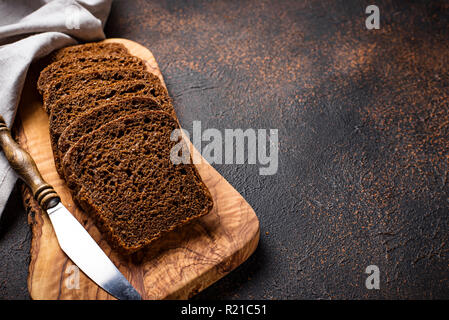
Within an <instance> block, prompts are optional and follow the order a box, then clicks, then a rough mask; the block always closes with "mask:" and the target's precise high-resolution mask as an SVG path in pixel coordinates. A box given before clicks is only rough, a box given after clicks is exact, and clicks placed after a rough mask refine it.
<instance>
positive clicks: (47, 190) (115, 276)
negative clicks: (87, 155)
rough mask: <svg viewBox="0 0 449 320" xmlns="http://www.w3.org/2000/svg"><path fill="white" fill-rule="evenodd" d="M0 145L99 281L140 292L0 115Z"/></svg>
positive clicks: (60, 235)
mask: <svg viewBox="0 0 449 320" xmlns="http://www.w3.org/2000/svg"><path fill="white" fill-rule="evenodd" d="M0 146H1V147H2V149H3V152H4V154H5V156H6V158H7V159H8V161H9V163H10V165H11V167H12V168H13V169H14V170H15V172H16V173H17V174H18V175H19V177H20V178H21V179H22V180H23V181H24V182H25V183H26V184H27V185H28V186H29V187H30V188H31V191H32V193H33V196H34V198H35V199H36V200H37V202H38V203H39V205H40V207H41V208H42V209H43V210H44V211H46V212H47V214H48V216H49V218H50V221H51V224H52V225H53V229H54V230H55V233H56V237H57V239H58V242H59V246H60V247H61V249H62V251H64V252H65V253H66V254H67V256H68V257H69V258H70V259H71V260H72V261H73V262H74V263H75V264H76V265H77V266H78V267H79V268H80V269H81V270H82V271H83V272H84V273H85V274H86V275H87V276H88V277H89V278H90V279H92V281H94V282H95V283H96V284H98V285H99V286H100V287H102V288H103V289H104V290H106V291H107V292H109V293H110V294H111V295H113V296H114V297H116V298H117V299H120V300H141V296H140V295H139V293H138V292H137V291H136V289H134V287H133V286H132V285H131V284H130V283H129V282H128V280H126V278H125V277H124V276H123V274H121V273H120V271H119V270H118V269H117V268H116V266H115V265H114V264H113V263H112V261H111V260H110V259H109V258H108V256H107V255H106V254H105V253H104V252H103V250H101V248H100V247H99V246H98V244H97V243H96V242H95V240H94V239H92V238H91V236H90V235H89V233H88V232H87V231H86V229H84V228H83V226H82V225H81V224H80V223H79V222H78V220H76V219H75V217H74V216H73V215H72V214H71V213H70V212H69V210H67V209H66V208H65V207H64V206H63V204H62V203H61V199H60V198H59V196H58V194H57V193H56V191H55V190H54V189H53V187H52V186H51V185H49V184H47V183H46V182H45V181H44V179H43V178H42V176H41V174H40V173H39V170H38V169H37V166H36V163H35V162H34V160H33V158H31V156H30V154H29V153H28V152H26V151H25V150H24V149H22V147H20V146H19V145H18V144H17V143H16V142H15V141H14V139H13V138H12V137H11V133H10V131H9V129H8V127H7V125H6V123H5V120H4V119H3V117H2V116H0Z"/></svg>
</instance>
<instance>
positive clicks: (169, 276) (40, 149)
mask: <svg viewBox="0 0 449 320" xmlns="http://www.w3.org/2000/svg"><path fill="white" fill-rule="evenodd" d="M106 41H107V42H120V43H123V44H124V45H125V46H126V47H127V48H128V49H129V51H130V52H131V53H132V54H134V55H136V56H138V57H140V58H142V59H143V60H145V61H146V63H147V66H148V69H149V70H150V71H151V72H153V73H155V74H156V75H158V76H159V77H160V79H161V80H162V81H163V79H162V75H161V73H160V70H159V68H158V65H157V63H156V60H155V59H154V56H153V55H152V53H151V52H150V51H149V50H148V49H146V48H145V47H143V46H141V45H139V44H137V43H135V42H133V41H129V40H125V39H108V40H106ZM36 77H37V74H36V72H34V73H33V72H32V70H31V72H30V75H29V76H28V78H27V81H26V83H25V88H24V90H23V94H22V98H21V102H20V106H19V110H18V117H16V119H17V120H16V123H15V128H14V129H15V130H14V132H15V134H16V139H17V141H18V142H19V143H20V144H21V145H22V146H23V147H24V148H25V149H26V150H28V151H29V153H30V154H31V156H32V157H33V158H34V160H35V161H36V163H37V166H38V168H39V170H40V172H41V173H42V176H43V177H44V179H45V180H46V181H47V182H48V183H50V184H51V185H53V187H54V188H55V189H56V191H57V192H58V194H59V195H60V196H61V199H62V202H63V204H64V205H65V206H66V207H67V208H68V209H69V210H70V212H71V213H72V214H73V215H74V216H75V217H76V218H77V219H78V221H79V222H80V223H82V224H83V226H84V227H85V228H86V229H87V230H88V232H89V233H90V234H91V236H92V237H93V238H94V239H95V240H96V241H97V243H98V244H99V245H100V247H101V248H102V249H103V250H104V251H105V252H106V254H107V255H108V256H109V257H110V258H111V260H112V261H113V262H114V263H115V265H116V266H117V267H118V268H119V269H120V271H121V272H122V273H123V274H124V275H125V277H126V278H127V279H128V280H129V281H130V282H131V284H132V285H133V286H134V287H135V288H136V289H137V290H138V291H139V293H140V294H141V295H142V297H143V298H144V299H186V298H189V297H191V296H193V295H194V294H196V293H198V292H199V291H201V290H203V289H204V288H206V287H207V286H209V285H210V284H212V283H213V282H215V281H217V280H218V279H220V278H222V277H223V276H224V275H226V274H227V273H229V272H230V271H232V270H233V269H234V268H236V267H237V266H239V265H240V264H241V263H242V262H244V261H245V260H246V259H247V258H248V257H249V256H250V255H251V254H252V253H253V252H254V250H255V248H256V247H257V244H258V241H259V221H258V219H257V217H256V215H255V213H254V211H253V209H252V208H251V206H250V205H249V204H248V203H247V202H246V201H245V199H244V198H243V197H242V196H241V195H240V194H239V193H238V192H237V191H236V190H235V189H234V188H233V187H232V186H231V185H230V184H229V183H228V182H227V181H226V180H225V179H224V178H223V177H222V176H221V175H220V174H219V173H218V172H217V171H216V170H215V169H214V168H212V166H210V165H209V164H208V163H206V162H205V161H204V162H203V163H201V164H199V165H197V167H198V170H199V172H200V175H201V177H202V178H203V180H204V182H205V184H206V185H207V187H208V188H209V190H210V192H211V193H212V196H213V198H214V209H213V210H212V212H211V213H209V214H208V215H207V216H205V217H203V218H201V219H200V220H198V221H197V222H195V223H193V224H191V225H189V226H187V227H184V228H182V229H180V230H179V231H177V232H172V233H170V234H168V235H167V236H165V237H164V238H163V239H161V240H160V241H158V242H157V243H155V244H154V245H152V246H151V247H150V248H149V249H148V250H146V251H145V252H143V253H141V254H140V256H138V257H133V258H129V257H128V258H126V257H122V256H119V255H118V254H117V253H116V252H114V251H112V250H111V248H110V247H109V246H108V244H107V243H106V242H105V240H103V238H102V236H101V234H100V233H99V231H98V230H97V228H96V227H95V225H94V224H93V222H92V220H91V218H90V217H89V216H88V215H87V214H85V213H84V212H82V211H81V210H80V209H79V208H78V207H77V206H76V205H75V204H74V203H73V200H72V198H71V196H70V192H69V190H68V189H67V187H66V185H65V182H64V181H63V180H61V179H60V177H59V175H58V174H57V172H56V169H55V165H54V162H53V153H52V150H51V146H50V137H49V130H48V117H47V114H46V113H45V112H44V110H43V109H42V103H41V97H40V96H39V94H38V93H37V91H36ZM175 108H176V106H175ZM194 152H196V151H194ZM22 193H23V198H24V204H25V207H26V209H27V210H28V212H29V222H30V225H31V228H32V242H31V261H30V266H29V277H28V288H29V291H30V294H31V297H32V298H33V299H114V298H113V297H112V296H110V295H109V294H107V293H106V292H105V291H104V290H102V289H101V288H99V287H98V286H97V285H96V284H95V283H94V282H92V281H91V280H90V279H89V278H88V277H86V276H85V275H84V274H83V273H82V272H77V269H76V267H74V265H73V263H72V262H71V260H70V259H68V257H67V256H66V255H65V254H64V253H63V252H62V251H61V249H60V248H59V245H58V242H57V240H56V236H55V233H54V231H53V228H52V225H51V222H50V220H49V218H48V216H47V215H46V214H45V213H44V212H42V210H40V208H39V207H38V206H37V203H36V202H35V201H34V199H33V198H32V196H31V194H30V191H29V190H28V188H26V187H25V188H23V192H22Z"/></svg>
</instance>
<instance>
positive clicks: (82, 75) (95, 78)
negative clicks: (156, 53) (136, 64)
mask: <svg viewBox="0 0 449 320" xmlns="http://www.w3.org/2000/svg"><path fill="white" fill-rule="evenodd" d="M129 80H146V81H149V82H151V83H153V82H156V83H160V80H159V78H158V77H157V76H156V75H154V74H152V73H150V72H147V71H142V70H136V69H106V70H102V71H92V72H90V71H88V72H79V73H75V74H72V75H68V76H65V77H62V78H59V79H57V80H54V81H52V82H51V83H50V84H49V85H48V88H47V89H46V90H45V92H44V97H43V101H44V109H45V111H47V113H50V111H51V108H52V105H53V104H54V103H55V102H56V101H57V100H59V99H61V98H63V97H66V96H69V95H72V94H76V95H79V94H82V93H83V92H85V91H86V90H89V89H96V88H101V87H104V86H108V85H111V84H113V83H116V82H118V81H129Z"/></svg>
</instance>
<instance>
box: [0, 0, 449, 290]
mask: <svg viewBox="0 0 449 320" xmlns="http://www.w3.org/2000/svg"><path fill="white" fill-rule="evenodd" d="M369 4H376V5H378V6H379V8H380V14H381V28H380V30H367V29H366V28H365V19H366V17H367V15H366V14H365V8H366V6H368V5H369ZM448 18H449V5H448V4H447V2H445V1H348V0H340V1H294V0H293V1H274V0H273V1H260V0H257V1H256V0H253V1H189V2H185V1H115V3H114V5H113V8H112V12H111V15H110V19H109V21H108V24H107V26H106V33H107V35H108V37H122V38H128V39H131V40H135V41H137V42H140V43H142V44H144V45H145V46H147V47H148V48H150V49H151V50H152V52H153V53H154V55H155V56H156V59H157V61H158V62H159V65H160V67H161V70H162V73H163V75H164V77H165V80H166V82H167V85H168V88H169V91H170V93H171V95H172V97H173V98H174V103H175V108H176V111H177V113H178V115H179V118H180V120H181V122H182V125H183V127H185V128H186V129H188V130H191V127H192V121H194V120H201V122H202V127H203V129H205V128H217V129H219V130H221V131H223V130H224V129H225V128H242V129H246V128H253V129H259V128H260V129H264V128H265V129H269V128H276V129H279V140H280V153H279V162H280V164H279V171H278V173H277V174H276V175H273V176H260V175H259V174H258V167H257V166H255V165H215V167H216V168H217V169H218V171H219V172H220V173H221V174H222V175H223V176H224V177H225V178H226V179H227V180H228V181H229V182H230V183H231V184H232V185H233V186H234V187H235V188H236V189H237V190H238V191H239V192H241V193H242V195H243V196H244V197H245V198H246V199H247V200H248V202H249V203H250V204H251V205H252V206H253V208H254V209H255V211H256V213H257V214H258V216H259V219H260V223H261V240H260V245H259V247H258V249H257V251H256V252H255V254H254V255H253V256H252V257H251V258H250V259H249V260H248V261H247V262H246V263H245V264H243V265H242V266H241V267H239V268H238V269H237V270H235V271H234V272H232V273H231V274H230V275H228V276H227V277H225V278H224V279H222V280H220V281H219V282H217V283H216V284H215V285H213V286H212V287H210V288H208V289H207V290H205V291H203V292H202V293H200V294H199V295H198V296H196V299H247V298H249V299H253V298H255V299H317V298H320V299H351V298H355V299H364V298H387V299H393V298H400V299H410V298H446V299H447V298H449V253H448V250H449V243H448V241H449V232H448V230H449V208H448V207H449V199H448V188H449V187H448V179H449V177H448V169H449V164H448V162H449V161H448V160H449V158H448V149H449V148H448V143H449V142H448V137H449V130H448V127H449V91H448V86H449V50H448V49H449V41H448V40H449V29H448V25H449V24H448V22H449V21H448V20H449V19H448ZM18 197H19V193H18V192H15V193H14V194H13V197H12V198H11V200H10V203H9V205H8V208H7V209H6V212H5V214H4V217H3V218H2V221H1V224H0V228H1V229H0V298H3V299H5V298H6V299H14V298H28V293H27V290H26V276H27V265H28V260H29V253H28V250H29V241H30V232H29V228H28V226H27V224H26V214H25V212H24V210H23V208H22V206H21V203H20V199H18ZM371 264H375V265H377V266H379V268H380V271H381V284H380V286H381V288H380V290H367V289H366V288H365V285H364V281H365V279H366V277H367V275H366V274H364V270H365V268H366V267H367V266H368V265H371Z"/></svg>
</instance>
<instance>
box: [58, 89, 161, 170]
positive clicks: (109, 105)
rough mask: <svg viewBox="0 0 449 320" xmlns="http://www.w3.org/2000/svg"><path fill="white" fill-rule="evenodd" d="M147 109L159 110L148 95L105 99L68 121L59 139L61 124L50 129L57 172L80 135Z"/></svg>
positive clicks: (154, 101)
mask: <svg viewBox="0 0 449 320" xmlns="http://www.w3.org/2000/svg"><path fill="white" fill-rule="evenodd" d="M147 110H161V106H160V105H159V103H157V101H156V100H154V99H152V98H149V97H133V98H121V99H120V100H117V101H115V102H110V101H106V102H103V104H101V103H100V104H99V107H97V108H94V109H91V110H89V111H87V112H85V113H82V114H80V115H79V116H78V117H76V120H75V121H73V122H72V121H68V123H70V124H69V125H68V127H67V128H66V129H65V130H64V131H63V134H62V135H61V136H60V137H59V139H58V134H59V129H62V126H60V127H58V130H51V133H52V138H51V141H52V148H53V155H54V160H55V165H56V168H57V171H58V173H59V174H60V175H62V174H63V171H62V170H61V159H62V158H63V156H64V154H65V153H66V152H67V151H68V150H69V148H70V147H71V146H72V145H73V144H75V142H76V141H78V140H79V139H80V138H81V137H82V136H84V135H85V134H88V133H90V132H92V131H94V130H96V129H98V128H99V127H101V126H102V125H104V124H106V123H108V122H109V121H111V120H114V119H117V118H120V117H122V116H125V115H129V114H133V113H135V112H138V111H147ZM52 125H53V124H52ZM64 132H65V135H64Z"/></svg>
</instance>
